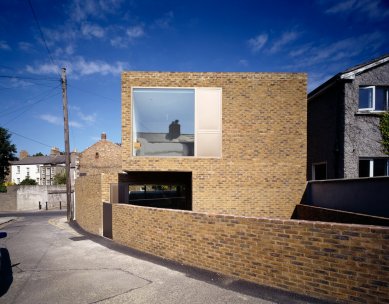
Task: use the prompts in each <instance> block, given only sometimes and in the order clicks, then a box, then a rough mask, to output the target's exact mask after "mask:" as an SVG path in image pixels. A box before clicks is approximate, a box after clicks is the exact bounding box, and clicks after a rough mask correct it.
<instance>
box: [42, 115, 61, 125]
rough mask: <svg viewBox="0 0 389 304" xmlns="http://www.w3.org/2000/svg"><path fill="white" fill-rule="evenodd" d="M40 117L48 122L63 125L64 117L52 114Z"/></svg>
mask: <svg viewBox="0 0 389 304" xmlns="http://www.w3.org/2000/svg"><path fill="white" fill-rule="evenodd" d="M39 119H41V120H44V121H46V122H48V123H51V124H53V125H62V124H63V118H62V117H59V116H55V115H51V114H42V115H40V116H39Z"/></svg>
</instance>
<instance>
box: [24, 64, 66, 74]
mask: <svg viewBox="0 0 389 304" xmlns="http://www.w3.org/2000/svg"><path fill="white" fill-rule="evenodd" d="M26 71H27V72H28V73H31V74H38V75H44V74H58V72H59V67H58V66H56V65H53V64H51V63H44V64H40V65H38V66H31V65H27V66H26Z"/></svg>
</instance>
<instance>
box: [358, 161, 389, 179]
mask: <svg viewBox="0 0 389 304" xmlns="http://www.w3.org/2000/svg"><path fill="white" fill-rule="evenodd" d="M374 176H389V159H388V158H373V159H360V160H359V177H374Z"/></svg>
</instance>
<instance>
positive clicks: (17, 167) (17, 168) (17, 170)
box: [16, 166, 20, 174]
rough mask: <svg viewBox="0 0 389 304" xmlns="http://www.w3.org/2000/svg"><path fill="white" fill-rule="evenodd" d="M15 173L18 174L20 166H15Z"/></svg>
mask: <svg viewBox="0 0 389 304" xmlns="http://www.w3.org/2000/svg"><path fill="white" fill-rule="evenodd" d="M16 174H20V166H16Z"/></svg>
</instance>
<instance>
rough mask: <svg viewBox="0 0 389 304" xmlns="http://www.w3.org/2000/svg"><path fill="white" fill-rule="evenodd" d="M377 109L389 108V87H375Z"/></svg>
mask: <svg viewBox="0 0 389 304" xmlns="http://www.w3.org/2000/svg"><path fill="white" fill-rule="evenodd" d="M375 109H376V110H377V111H387V110H388V88H386V87H376V89H375Z"/></svg>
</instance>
